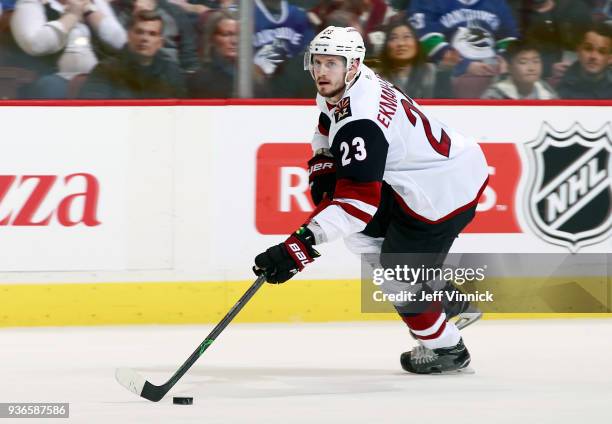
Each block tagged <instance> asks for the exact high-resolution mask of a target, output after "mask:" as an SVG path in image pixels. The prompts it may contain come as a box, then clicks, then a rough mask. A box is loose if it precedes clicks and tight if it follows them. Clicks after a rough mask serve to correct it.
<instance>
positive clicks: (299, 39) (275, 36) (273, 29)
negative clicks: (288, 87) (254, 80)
mask: <svg viewBox="0 0 612 424" xmlns="http://www.w3.org/2000/svg"><path fill="white" fill-rule="evenodd" d="M280 6H281V8H280V14H279V16H273V14H272V13H270V11H268V9H267V8H266V7H265V6H264V5H263V4H262V2H261V0H255V34H254V37H253V47H254V49H255V51H256V52H257V51H258V50H260V49H261V48H262V47H265V46H274V48H275V50H276V51H277V53H279V54H281V55H282V56H283V57H285V58H287V57H293V56H295V55H297V54H300V53H302V52H303V51H304V49H305V48H306V46H307V45H308V43H310V41H311V40H312V38H313V37H314V32H313V30H312V28H311V26H310V22H309V21H308V17H307V16H306V13H305V12H304V11H303V10H302V9H300V8H299V7H296V6H293V5H291V4H289V3H288V2H287V1H286V0H283V1H281V5H280Z"/></svg>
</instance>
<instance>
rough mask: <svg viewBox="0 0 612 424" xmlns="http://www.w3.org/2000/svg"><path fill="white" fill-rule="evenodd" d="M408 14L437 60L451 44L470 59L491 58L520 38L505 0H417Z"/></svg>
mask: <svg viewBox="0 0 612 424" xmlns="http://www.w3.org/2000/svg"><path fill="white" fill-rule="evenodd" d="M408 16H409V17H410V18H409V19H410V22H411V24H412V25H413V26H414V28H415V30H416V31H417V34H418V36H419V39H420V41H421V45H422V46H423V48H424V49H425V51H426V53H427V54H428V56H429V58H430V59H431V60H433V61H438V60H440V59H441V58H442V56H443V55H444V53H445V52H446V51H447V50H448V49H449V48H451V47H452V48H454V49H455V50H457V51H458V52H459V54H460V55H461V56H462V57H463V58H465V59H467V60H468V61H474V60H476V61H482V60H486V59H490V58H493V57H495V55H496V54H497V53H498V52H500V51H503V50H505V48H506V46H507V45H508V43H509V42H510V41H512V40H515V39H516V38H518V30H517V26H516V22H515V20H514V17H513V16H512V11H511V10H510V7H508V4H507V3H506V1H505V0H413V1H412V2H411V5H410V7H409V9H408ZM468 63H469V62H468ZM464 66H467V64H464Z"/></svg>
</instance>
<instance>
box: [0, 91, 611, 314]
mask: <svg viewBox="0 0 612 424" xmlns="http://www.w3.org/2000/svg"><path fill="white" fill-rule="evenodd" d="M423 103H425V104H424V108H425V110H426V112H427V113H429V114H430V115H431V116H433V117H435V118H437V119H439V120H441V121H442V122H444V123H445V124H446V125H448V126H450V127H453V128H456V129H457V130H459V131H460V132H462V133H463V134H464V135H468V136H471V137H474V138H475V139H476V140H477V141H478V142H479V143H480V145H481V146H482V149H483V151H484V152H485V155H486V157H487V161H488V165H489V185H488V187H487V188H486V189H485V191H484V193H483V196H482V197H481V199H480V203H479V205H478V209H477V210H478V212H477V216H476V218H475V220H474V221H473V222H472V223H471V224H470V225H469V227H468V228H467V229H466V231H465V232H464V233H463V234H462V235H461V236H460V237H459V238H458V239H457V241H456V242H455V244H454V246H453V249H452V251H453V252H457V253H460V252H465V253H474V252H476V253H478V252H482V253H566V252H583V253H609V252H610V250H611V248H612V245H611V243H610V232H611V230H612V217H611V214H610V209H611V207H610V206H611V205H610V202H611V180H610V170H611V166H612V165H611V161H610V152H611V151H612V129H611V128H612V124H611V122H610V116H612V104H595V103H593V104H583V105H578V104H575V103H574V104H572V103H563V102H558V103H549V104H539V105H536V104H511V105H507V104H506V105H501V104H497V103H489V102H487V103H464V104H457V103H455V104H453V103H448V104H446V103H444V102H439V103H435V102H423ZM0 116H2V133H1V135H0V145H1V146H2V151H3V157H4V160H3V163H2V165H1V166H2V170H1V172H0V232H1V233H2V237H1V238H0V245H1V248H2V251H3V252H4V254H3V255H1V256H0V270H1V271H0V278H1V279H2V280H1V281H0V287H1V288H3V289H4V292H5V293H6V294H7V296H3V297H2V309H3V310H4V314H0V325H3V326H11V325H64V324H104V323H139V322H142V323H147V322H210V321H213V320H214V319H216V318H217V317H218V314H219V313H220V312H221V311H224V310H226V309H227V307H228V305H230V306H231V303H232V302H231V301H232V299H233V298H234V297H236V296H239V294H240V292H241V290H243V289H244V287H246V285H247V284H248V281H250V280H251V278H252V275H251V270H250V267H251V265H252V260H253V257H254V256H255V255H256V254H257V253H259V252H260V251H263V250H265V249H266V248H267V247H269V246H271V245H272V244H275V243H279V242H281V241H283V240H284V239H285V238H286V235H287V234H288V233H290V232H292V231H294V230H295V229H297V228H298V227H299V226H300V225H301V224H302V223H303V222H304V221H305V220H306V219H307V217H308V216H309V215H310V214H311V212H312V211H313V209H314V208H313V204H312V201H311V200H310V196H309V194H308V173H307V169H306V161H307V160H308V158H309V157H310V156H311V154H312V151H311V148H310V145H309V139H310V137H311V135H312V132H313V130H314V128H315V126H316V123H317V118H318V111H317V110H316V107H315V106H313V105H311V104H310V103H309V102H287V103H284V102H276V101H272V102H257V101H244V102H240V101H234V102H225V101H212V102H190V103H186V102H182V103H181V102H168V101H166V102H159V103H155V102H151V103H138V102H131V103H106V104H104V105H102V104H96V103H94V102H79V103H67V104H44V103H43V104H37V105H34V104H26V105H21V104H20V105H17V104H8V103H7V104H4V105H2V106H1V107H0ZM320 252H321V254H322V256H321V258H320V259H318V260H317V261H316V262H315V263H314V264H312V265H311V266H309V268H307V270H306V271H305V272H304V273H302V274H300V275H299V276H297V277H296V280H297V281H293V280H292V281H291V282H289V283H288V284H286V285H283V286H282V287H264V289H263V290H262V293H265V294H262V296H261V297H260V298H258V299H255V300H254V302H253V305H252V307H251V308H247V309H246V310H245V312H244V315H243V316H242V318H243V319H244V320H245V321H275V320H315V321H316V320H346V319H381V317H380V316H377V317H363V316H362V315H361V314H359V305H358V304H357V305H354V303H355V302H357V303H358V301H359V299H358V298H359V293H358V278H359V272H360V261H359V258H358V257H356V256H354V255H352V254H350V253H349V252H348V250H347V249H346V248H345V246H344V245H343V242H342V241H337V242H334V243H330V244H329V245H323V246H321V247H320ZM42 291H45V293H46V295H45V296H43V295H42V294H41V293H42ZM11 296H12V301H10V302H9V298H10V297H11ZM50 299H51V300H50ZM20 302H21V303H20ZM49 305H51V306H49ZM160 308H161V309H160ZM45 317H46V318H45Z"/></svg>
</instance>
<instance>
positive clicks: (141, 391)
mask: <svg viewBox="0 0 612 424" xmlns="http://www.w3.org/2000/svg"><path fill="white" fill-rule="evenodd" d="M115 379H116V380H117V381H118V382H119V384H121V385H122V386H123V387H125V388H126V389H128V390H129V391H130V392H133V393H136V394H137V395H138V396H140V397H143V398H145V399H148V400H150V401H152V402H159V401H160V400H161V399H162V398H163V397H164V396H165V395H166V393H167V392H168V388H167V387H166V386H156V385H154V384H151V383H149V382H148V381H147V380H145V379H144V378H142V376H141V375H140V374H138V373H137V372H136V371H134V370H133V369H131V368H117V370H116V371H115Z"/></svg>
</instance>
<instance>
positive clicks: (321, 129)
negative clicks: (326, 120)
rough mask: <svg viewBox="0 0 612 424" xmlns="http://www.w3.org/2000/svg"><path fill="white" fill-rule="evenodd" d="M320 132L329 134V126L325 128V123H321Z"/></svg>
mask: <svg viewBox="0 0 612 424" xmlns="http://www.w3.org/2000/svg"><path fill="white" fill-rule="evenodd" d="M319 132H320V133H321V134H322V135H324V136H328V135H329V130H328V129H327V128H325V127H324V126H323V125H321V124H319Z"/></svg>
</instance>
